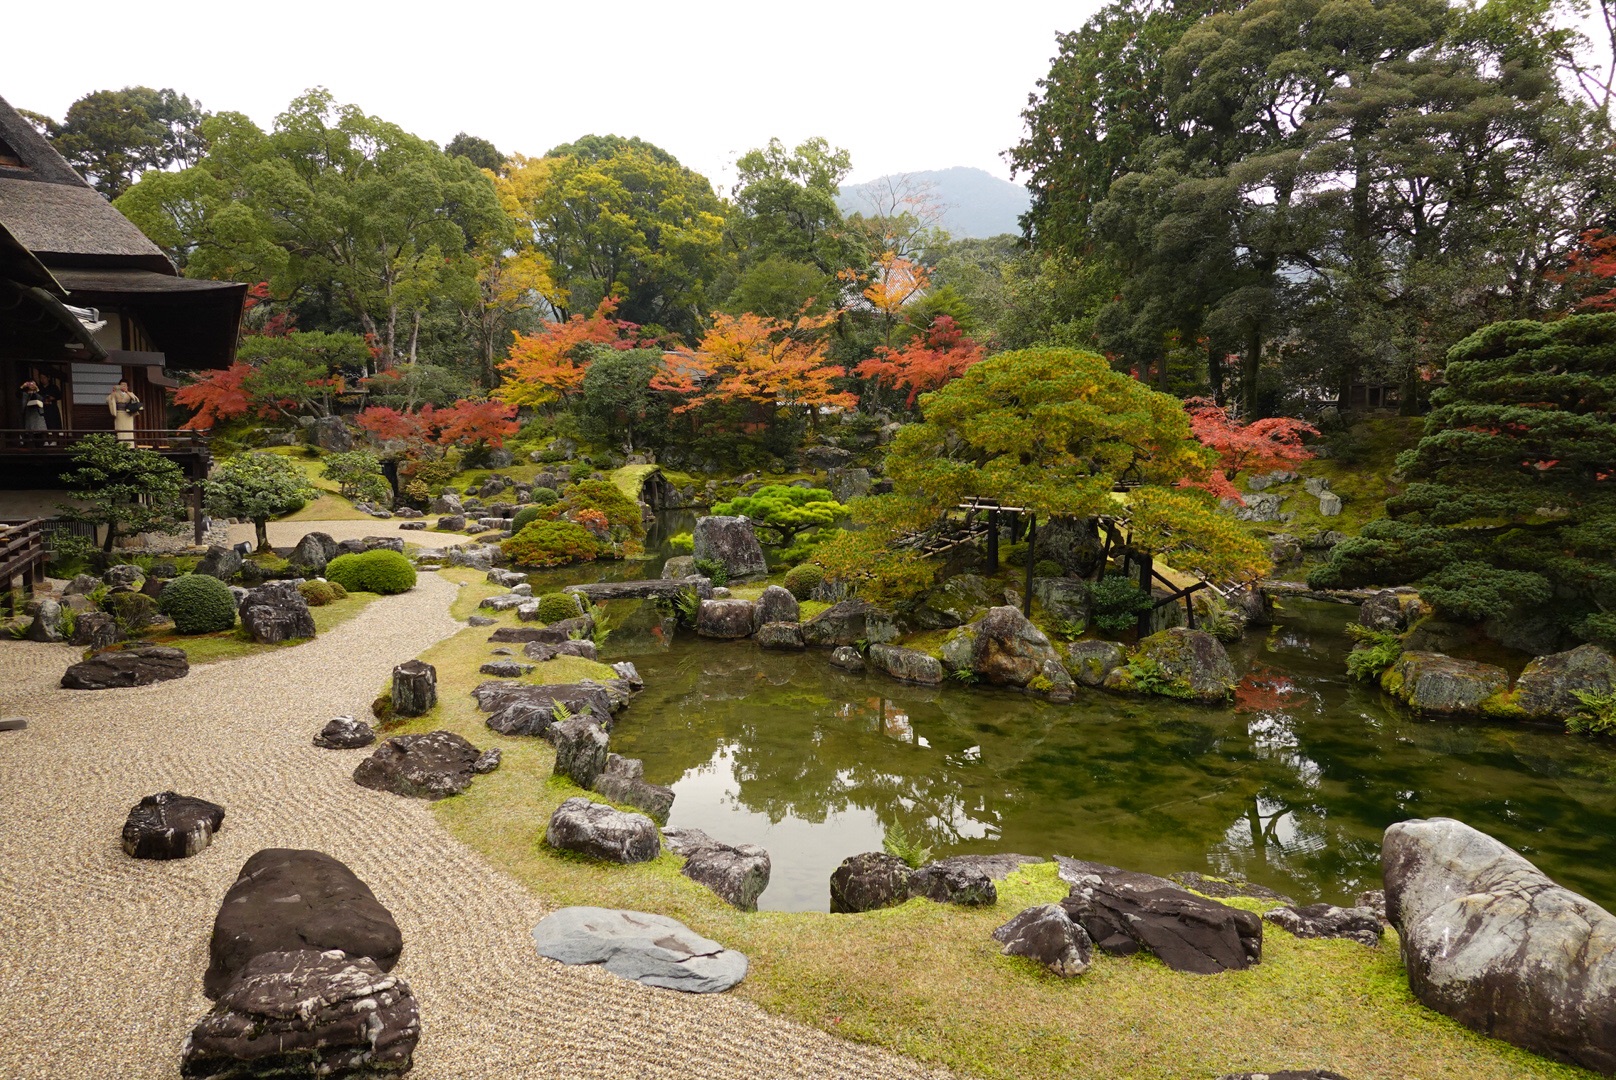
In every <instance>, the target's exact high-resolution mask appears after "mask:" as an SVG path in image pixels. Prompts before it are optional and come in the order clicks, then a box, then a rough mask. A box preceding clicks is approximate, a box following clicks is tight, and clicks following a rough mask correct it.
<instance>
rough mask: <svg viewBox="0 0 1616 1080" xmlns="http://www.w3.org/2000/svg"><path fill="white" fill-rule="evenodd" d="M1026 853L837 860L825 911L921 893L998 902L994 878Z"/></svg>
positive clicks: (872, 854) (863, 907) (967, 902)
mask: <svg viewBox="0 0 1616 1080" xmlns="http://www.w3.org/2000/svg"><path fill="white" fill-rule="evenodd" d="M1042 861H1043V860H1042V859H1038V858H1034V857H1033V856H1030V855H956V856H953V857H952V858H947V859H939V860H937V861H936V862H930V863H927V864H926V865H924V866H921V867H919V868H918V869H916V868H911V867H910V865H909V864H908V863H906V862H904V861H903V860H902V859H900V858H898V857H897V856H895V855H889V854H887V853H886V852H882V851H866V852H864V853H862V854H859V855H851V856H849V857H848V858H846V859H843V860H842V863H841V865H840V866H838V867H837V868H836V869H835V870H834V871H833V872H832V873H831V876H830V909H831V911H833V912H842V913H856V912H861V911H875V910H877V909H879V908H884V907H891V906H892V905H894V904H901V903H903V902H904V901H906V900H908V899H910V898H911V897H916V896H920V897H925V898H926V899H928V900H935V901H936V902H937V903H939V904H959V905H962V906H965V907H981V906H985V905H989V904H995V903H997V902H998V900H999V890H998V886H996V885H995V884H994V882H995V881H996V880H1003V878H1004V877H1005V876H1006V875H1008V874H1010V873H1012V872H1013V871H1015V870H1016V869H1017V868H1018V867H1021V866H1023V865H1025V864H1026V863H1034V862H1042Z"/></svg>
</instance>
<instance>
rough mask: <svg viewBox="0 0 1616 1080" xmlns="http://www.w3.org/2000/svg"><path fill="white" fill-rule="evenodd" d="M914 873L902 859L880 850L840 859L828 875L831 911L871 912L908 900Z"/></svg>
mask: <svg viewBox="0 0 1616 1080" xmlns="http://www.w3.org/2000/svg"><path fill="white" fill-rule="evenodd" d="M912 873H913V871H912V870H910V869H909V865H908V864H907V863H905V862H904V861H903V860H902V859H899V858H897V857H896V856H893V855H888V854H886V853H885V852H881V851H866V852H865V853H863V854H862V855H852V856H849V857H848V858H846V859H843V860H842V864H841V865H840V866H838V867H837V868H836V870H835V872H834V873H832V874H831V876H830V909H831V911H835V912H859V911H874V910H876V909H877V908H884V907H891V906H892V905H893V904H901V903H903V902H904V901H905V900H907V899H909V877H910V875H911V874H912Z"/></svg>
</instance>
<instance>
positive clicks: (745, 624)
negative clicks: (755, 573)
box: [696, 600, 753, 639]
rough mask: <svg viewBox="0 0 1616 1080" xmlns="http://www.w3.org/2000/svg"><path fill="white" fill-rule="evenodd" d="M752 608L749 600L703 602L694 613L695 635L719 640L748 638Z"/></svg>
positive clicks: (750, 628) (750, 632)
mask: <svg viewBox="0 0 1616 1080" xmlns="http://www.w3.org/2000/svg"><path fill="white" fill-rule="evenodd" d="M752 607H753V605H752V601H750V600H703V601H702V602H701V607H700V608H699V609H698V610H697V612H696V633H698V634H700V635H701V636H702V637H710V638H719V639H734V638H743V637H750V636H751V634H752Z"/></svg>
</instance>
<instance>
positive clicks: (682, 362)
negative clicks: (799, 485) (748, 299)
mask: <svg viewBox="0 0 1616 1080" xmlns="http://www.w3.org/2000/svg"><path fill="white" fill-rule="evenodd" d="M834 319H835V316H834V315H817V316H816V315H808V314H806V313H804V312H799V313H798V314H797V316H796V317H795V318H794V319H791V320H789V321H788V320H786V319H772V318H768V317H766V316H762V315H754V314H751V313H750V312H749V313H747V314H745V315H723V314H714V315H713V325H712V327H711V328H709V329H708V330H707V332H706V333H705V334H703V335H702V337H701V342H700V343H699V344H698V345H696V347H695V348H689V347H686V348H680V349H675V350H673V351H671V352H667V353H664V354H663V357H662V370H661V371H659V372H658V373H657V374H656V375H655V376H654V377H653V378H652V379H651V388H652V389H653V390H664V391H667V392H669V393H672V394H676V395H678V396H680V397H683V398H685V402H684V403H683V404H681V405H678V406H675V408H674V411H675V412H686V411H688V410H690V409H694V408H696V407H697V406H699V405H702V404H705V403H707V402H709V401H714V402H726V403H727V402H741V403H747V404H756V405H782V406H787V407H798V408H805V409H810V410H817V409H819V408H821V407H826V406H831V407H839V408H852V407H853V405H854V404H855V403H856V401H857V398H856V397H855V396H854V395H853V394H851V393H848V392H847V391H844V390H838V389H836V386H835V380H837V379H839V378H843V377H845V376H846V375H847V369H846V368H844V367H842V366H841V365H840V364H838V363H836V362H834V361H833V360H831V359H830V357H829V356H827V355H826V352H825V349H826V343H825V339H824V337H823V335H822V334H820V331H821V330H823V329H824V328H825V327H826V326H828V325H829V324H830V323H831V322H832V321H834Z"/></svg>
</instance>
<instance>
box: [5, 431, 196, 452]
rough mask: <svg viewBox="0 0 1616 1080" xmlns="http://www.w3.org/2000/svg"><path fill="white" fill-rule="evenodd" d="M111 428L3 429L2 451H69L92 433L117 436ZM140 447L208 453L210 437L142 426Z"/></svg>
mask: <svg viewBox="0 0 1616 1080" xmlns="http://www.w3.org/2000/svg"><path fill="white" fill-rule="evenodd" d="M113 434H116V432H111V431H25V430H23V429H22V428H0V453H39V452H40V451H45V452H50V451H65V450H66V449H68V448H70V447H72V445H73V444H74V443H76V442H78V441H79V440H80V439H83V438H86V437H88V436H90V435H113ZM133 435H134V443H135V445H136V446H138V447H141V448H142V449H145V450H156V451H158V452H159V453H164V454H194V453H206V452H207V448H208V438H207V436H206V435H204V434H202V433H201V432H200V431H183V430H176V431H161V430H155V429H150V428H142V429H140V430H137V431H135V432H134V433H133Z"/></svg>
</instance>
